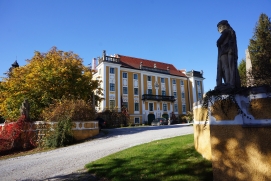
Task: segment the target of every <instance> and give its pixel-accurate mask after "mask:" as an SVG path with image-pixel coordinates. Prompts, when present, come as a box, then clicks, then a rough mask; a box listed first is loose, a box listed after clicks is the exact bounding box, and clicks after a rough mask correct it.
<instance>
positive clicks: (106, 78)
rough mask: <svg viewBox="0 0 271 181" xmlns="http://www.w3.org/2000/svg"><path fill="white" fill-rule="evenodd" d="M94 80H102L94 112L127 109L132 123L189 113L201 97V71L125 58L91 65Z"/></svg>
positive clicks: (202, 89) (106, 60)
mask: <svg viewBox="0 0 271 181" xmlns="http://www.w3.org/2000/svg"><path fill="white" fill-rule="evenodd" d="M92 66H93V68H94V69H95V73H94V75H93V79H95V80H101V81H102V83H101V85H100V86H101V88H102V89H103V91H104V92H103V93H104V95H103V100H102V101H101V102H100V103H99V105H98V107H96V110H97V111H98V112H102V111H104V110H108V109H110V110H117V111H121V109H120V108H121V107H126V108H127V109H128V113H129V115H130V122H131V123H133V124H146V123H150V122H151V121H152V120H153V119H155V118H160V117H165V118H169V117H171V116H172V114H174V115H175V116H178V115H179V114H186V113H187V111H192V106H193V102H196V101H199V100H201V99H202V97H203V92H204V87H203V80H204V78H203V72H202V71H201V72H199V71H194V70H192V71H189V72H185V71H182V70H177V69H176V68H175V67H174V66H173V65H172V64H168V63H163V62H157V61H151V60H145V59H141V58H134V57H129V56H124V55H114V56H107V55H106V52H105V50H104V51H103V55H102V57H101V58H98V60H97V66H96V60H94V61H93V63H92Z"/></svg>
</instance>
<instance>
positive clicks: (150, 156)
mask: <svg viewBox="0 0 271 181" xmlns="http://www.w3.org/2000/svg"><path fill="white" fill-rule="evenodd" d="M85 167H86V168H87V169H88V171H89V173H92V174H95V176H96V177H97V178H100V179H104V180H112V181H125V180H155V181H159V180H163V181H167V180H178V181H187V180H189V181H190V180H197V181H199V180H202V181H205V180H206V181H209V180H213V176H212V164H211V162H210V161H208V160H205V159H204V158H202V156H201V155H200V154H198V153H197V152H196V151H195V149H194V141H193V134H191V135H185V136H179V137H175V138H169V139H164V140H158V141H153V142H151V143H147V144H143V145H139V146H135V147H132V148H129V149H126V150H123V151H121V152H118V153H115V154H112V155H110V156H107V157H104V158H102V159H99V160H97V161H95V162H91V163H89V164H87V165H86V166H85Z"/></svg>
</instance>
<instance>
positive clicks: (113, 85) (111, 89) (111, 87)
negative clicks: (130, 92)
mask: <svg viewBox="0 0 271 181" xmlns="http://www.w3.org/2000/svg"><path fill="white" fill-rule="evenodd" d="M110 91H115V84H113V83H110Z"/></svg>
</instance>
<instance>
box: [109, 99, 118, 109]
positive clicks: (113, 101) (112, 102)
mask: <svg viewBox="0 0 271 181" xmlns="http://www.w3.org/2000/svg"><path fill="white" fill-rule="evenodd" d="M115 106H116V102H115V100H109V109H114V108H115Z"/></svg>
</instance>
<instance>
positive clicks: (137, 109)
mask: <svg viewBox="0 0 271 181" xmlns="http://www.w3.org/2000/svg"><path fill="white" fill-rule="evenodd" d="M135 111H139V104H138V103H137V102H136V103H135Z"/></svg>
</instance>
